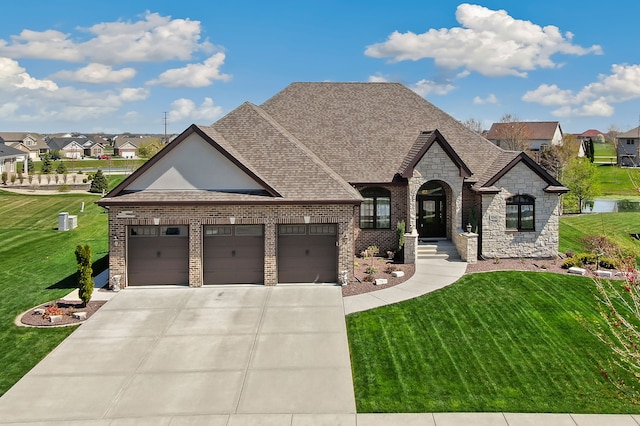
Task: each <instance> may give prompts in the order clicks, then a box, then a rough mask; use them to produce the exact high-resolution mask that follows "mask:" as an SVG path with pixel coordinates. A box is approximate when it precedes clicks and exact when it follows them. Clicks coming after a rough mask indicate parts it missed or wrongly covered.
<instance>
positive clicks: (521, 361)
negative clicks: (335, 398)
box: [347, 272, 640, 413]
mask: <svg viewBox="0 0 640 426" xmlns="http://www.w3.org/2000/svg"><path fill="white" fill-rule="evenodd" d="M593 290H594V284H593V283H592V282H591V280H589V279H587V278H582V277H573V276H567V275H557V274H549V273H539V272H528V273H526V272H492V273H482V274H472V275H466V276H464V277H462V279H461V280H460V281H458V282H457V283H456V284H454V285H452V286H450V287H447V288H444V289H442V290H439V291H436V292H434V293H430V294H427V295H425V296H422V297H420V298H417V299H413V300H409V301H406V302H402V303H399V304H394V305H389V306H385V307H382V308H378V309H374V310H371V311H366V312H360V313H356V314H353V315H349V316H348V317H347V328H348V333H349V345H350V348H351V360H352V367H353V375H354V384H355V391H356V404H357V409H358V412H442V411H471V412H485V411H501V412H543V413H545V412H549V413H553V412H555V413H559V412H567V413H640V406H637V405H633V404H631V403H630V402H628V401H626V400H625V399H622V398H621V397H620V396H619V395H618V394H617V392H616V390H615V389H614V388H613V386H612V385H611V384H609V383H608V382H607V381H606V380H605V379H604V378H603V377H602V375H601V374H600V372H601V366H602V365H604V364H606V362H607V360H608V359H609V357H610V351H609V349H608V348H607V347H606V346H604V345H603V344H602V343H600V342H599V341H598V340H597V339H596V338H595V337H593V336H592V335H591V334H590V333H589V332H588V331H587V330H586V329H585V328H584V327H583V326H582V325H581V324H580V323H579V322H578V320H577V319H576V315H581V316H583V317H584V318H587V319H590V320H594V321H597V320H598V319H599V316H598V312H597V308H596V303H595V301H594V297H593Z"/></svg>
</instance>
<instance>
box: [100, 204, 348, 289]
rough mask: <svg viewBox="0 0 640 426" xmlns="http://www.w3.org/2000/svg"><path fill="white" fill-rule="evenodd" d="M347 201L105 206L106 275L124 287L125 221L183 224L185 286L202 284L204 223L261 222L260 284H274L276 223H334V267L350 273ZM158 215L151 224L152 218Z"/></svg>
mask: <svg viewBox="0 0 640 426" xmlns="http://www.w3.org/2000/svg"><path fill="white" fill-rule="evenodd" d="M354 210H356V211H357V209H354V207H353V205H340V204H335V205H334V204H327V205H299V206H296V205H291V206H206V205H176V206H144V207H142V206H131V207H126V206H111V207H110V210H109V232H110V234H109V244H110V254H109V273H110V276H111V277H113V276H114V275H120V276H121V284H120V285H121V286H122V287H124V286H126V285H127V280H126V253H127V247H126V245H127V244H126V242H127V227H128V226H131V225H188V226H189V285H190V286H192V287H199V286H202V245H203V244H202V239H203V236H202V228H203V226H204V225H216V224H231V221H232V219H231V218H233V222H234V223H235V224H237V225H246V224H254V225H255V224H261V225H263V226H264V233H265V234H264V237H265V238H264V244H265V250H264V252H265V259H264V284H266V285H275V284H277V283H278V269H277V234H276V232H277V225H278V224H291V223H305V219H308V220H309V223H336V224H338V236H337V240H338V241H337V243H338V271H337V274H339V273H340V271H345V270H346V271H347V274H348V276H349V279H350V278H351V277H352V276H353V256H354V249H353V248H354V226H355V217H354ZM156 218H157V219H160V221H159V223H156V221H155V220H154V219H156Z"/></svg>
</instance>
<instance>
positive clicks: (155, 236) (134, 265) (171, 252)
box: [127, 225, 189, 285]
mask: <svg viewBox="0 0 640 426" xmlns="http://www.w3.org/2000/svg"><path fill="white" fill-rule="evenodd" d="M128 243H129V246H128V253H127V256H128V264H127V273H128V280H127V282H128V284H129V285H160V284H174V285H175V284H188V283H189V229H188V227H187V226H184V225H176V226H130V227H129V236H128Z"/></svg>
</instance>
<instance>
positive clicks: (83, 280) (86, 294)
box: [76, 244, 93, 306]
mask: <svg viewBox="0 0 640 426" xmlns="http://www.w3.org/2000/svg"><path fill="white" fill-rule="evenodd" d="M76 261H77V262H78V297H80V300H82V302H83V303H84V306H87V303H89V301H90V300H91V294H92V293H93V279H92V278H91V275H92V274H93V269H92V268H91V246H90V245H89V244H85V245H81V244H79V245H78V246H77V247H76Z"/></svg>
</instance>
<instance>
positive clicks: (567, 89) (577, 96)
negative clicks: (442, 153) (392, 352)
mask: <svg viewBox="0 0 640 426" xmlns="http://www.w3.org/2000/svg"><path fill="white" fill-rule="evenodd" d="M0 10H2V17H3V25H2V26H0V131H32V132H40V133H52V132H71V131H79V132H86V133H89V132H107V133H111V132H114V133H116V132H124V131H130V132H149V133H162V132H163V131H164V124H163V117H164V113H165V112H166V113H167V117H168V131H169V132H170V133H180V132H181V131H183V130H184V129H185V128H186V127H188V126H189V125H190V124H191V123H198V124H210V123H212V122H214V121H215V120H217V119H218V118H220V117H221V116H223V115H224V114H226V113H228V112H230V111H231V110H233V109H234V108H236V107H237V106H239V105H240V104H241V103H242V102H244V101H250V102H253V103H255V104H260V103H262V102H264V101H265V100H266V99H268V98H269V97H271V96H272V95H274V94H275V93H277V92H278V91H280V90H281V89H283V88H284V87H285V86H287V85H288V84H289V83H291V82H294V81H336V82H338V81H357V82H366V81H394V82H401V83H403V84H405V85H407V86H408V87H410V88H412V89H413V90H415V91H416V92H417V93H419V94H420V95H422V96H424V97H425V98H426V99H428V100H429V101H430V102H432V103H433V104H435V105H436V106H438V107H440V108H442V109H443V110H445V111H446V112H448V113H449V114H451V115H452V116H454V117H455V118H457V119H459V120H467V119H470V118H473V119H476V120H480V121H481V122H482V123H483V124H484V126H485V127H486V128H488V127H489V126H490V125H491V123H492V122H494V121H499V119H500V117H501V116H502V115H504V114H507V113H509V114H513V115H517V116H518V117H519V118H520V119H521V120H527V121H529V120H531V121H535V120H540V121H560V123H561V125H562V128H563V130H564V131H565V133H581V132H583V131H585V130H587V129H599V130H601V131H603V132H606V131H607V130H608V129H609V127H610V126H612V125H615V126H617V127H618V128H619V129H620V130H623V131H624V130H629V129H631V128H633V127H636V126H637V125H638V122H639V120H640V54H639V50H638V46H637V42H638V41H639V40H640V33H639V32H638V29H637V22H638V19H639V18H638V16H640V3H638V2H636V1H626V0H625V1H616V2H615V7H612V6H611V3H607V2H602V1H592V0H581V1H573V0H554V1H549V0H538V1H536V2H528V1H518V2H516V1H483V2H471V3H462V2H453V1H446V0H445V1H440V2H433V1H427V0H422V1H403V0H397V1H395V2H382V1H380V2H378V1H371V0H369V1H344V0H343V1H333V0H324V1H303V0H297V1H273V2H265V1H250V0H245V1H225V2H218V1H210V2H208V1H202V0H198V1H191V0H183V1H165V0H156V1H131V0H126V1H124V0H110V1H108V2H89V1H82V2H81V1H71V0H58V1H55V2H54V1H50V2H42V1H34V0H22V1H17V2H5V3H3V4H2V6H1V9H0Z"/></svg>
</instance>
